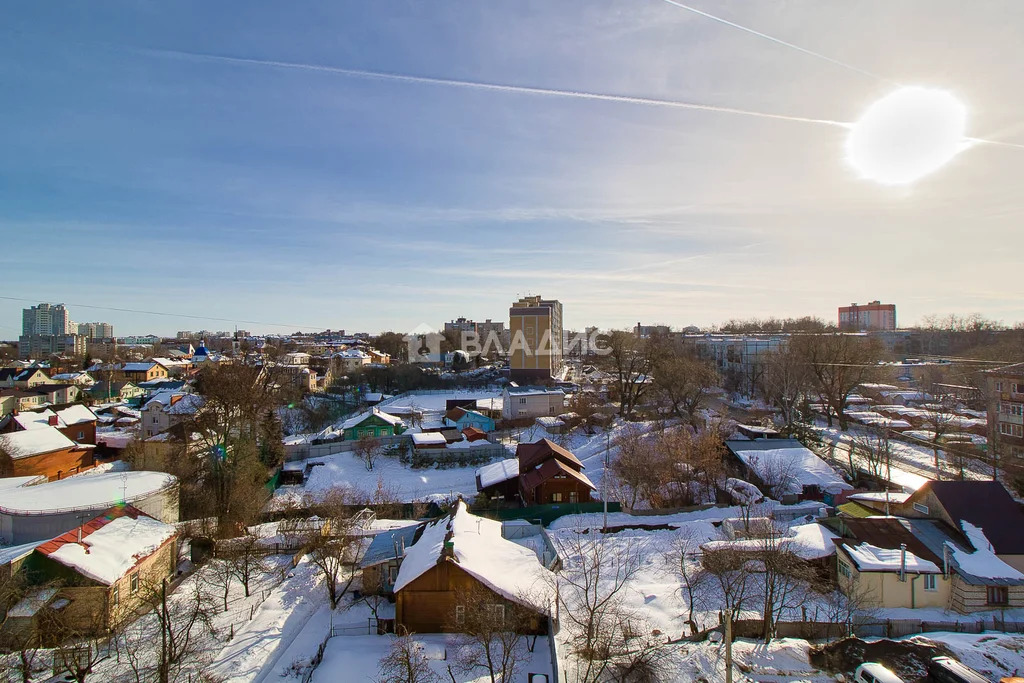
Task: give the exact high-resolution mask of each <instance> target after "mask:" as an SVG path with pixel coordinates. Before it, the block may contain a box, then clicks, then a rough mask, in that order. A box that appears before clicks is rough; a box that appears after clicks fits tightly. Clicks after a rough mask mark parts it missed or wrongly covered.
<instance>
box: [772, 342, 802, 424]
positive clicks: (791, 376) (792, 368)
mask: <svg viewBox="0 0 1024 683" xmlns="http://www.w3.org/2000/svg"><path fill="white" fill-rule="evenodd" d="M764 364H765V371H764V375H763V376H762V379H761V386H762V389H763V391H764V395H765V398H767V399H768V401H769V402H771V404H772V405H774V406H775V407H776V408H777V409H778V410H779V412H780V413H781V415H782V421H783V424H784V426H785V429H786V431H787V432H791V431H792V429H793V424H794V423H795V422H796V421H797V419H798V418H799V416H800V406H801V404H803V403H804V402H805V400H806V397H807V393H808V391H810V388H811V383H812V381H813V376H812V374H811V368H810V366H809V365H808V364H807V363H805V362H804V361H803V359H802V358H801V354H800V351H799V349H798V348H793V347H790V346H787V347H785V348H782V349H776V350H774V351H771V352H770V353H767V354H765V357H764Z"/></svg>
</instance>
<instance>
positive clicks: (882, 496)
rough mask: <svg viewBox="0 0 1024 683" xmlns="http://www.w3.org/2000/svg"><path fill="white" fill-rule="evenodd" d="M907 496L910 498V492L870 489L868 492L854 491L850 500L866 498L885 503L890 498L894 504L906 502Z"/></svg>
mask: <svg viewBox="0 0 1024 683" xmlns="http://www.w3.org/2000/svg"><path fill="white" fill-rule="evenodd" d="M907 498H910V494H909V493H900V492H899V491H868V492H867V493H852V494H850V496H849V499H850V500H866V501H869V502H875V503H884V502H886V501H887V500H888V501H889V502H890V503H893V504H898V503H905V502H907Z"/></svg>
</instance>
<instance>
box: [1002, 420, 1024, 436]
mask: <svg viewBox="0 0 1024 683" xmlns="http://www.w3.org/2000/svg"><path fill="white" fill-rule="evenodd" d="M999 433H1000V434H1002V435H1003V436H1016V437H1017V438H1018V439H1019V438H1024V425H1015V424H1010V423H1009V422H1000V423H999Z"/></svg>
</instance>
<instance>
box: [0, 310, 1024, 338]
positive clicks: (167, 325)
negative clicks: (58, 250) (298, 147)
mask: <svg viewBox="0 0 1024 683" xmlns="http://www.w3.org/2000/svg"><path fill="white" fill-rule="evenodd" d="M40 303H44V304H51V305H63V306H64V307H65V309H66V310H67V314H68V316H69V320H70V321H71V322H74V323H75V325H76V330H74V331H73V333H76V332H77V333H79V334H80V332H79V331H78V329H77V326H78V325H80V324H82V325H84V324H87V323H79V322H78V321H77V320H74V319H73V318H74V315H75V312H74V309H75V307H76V306H75V304H72V303H65V302H62V301H52V302H34V303H32V304H31V305H29V304H27V303H26V304H25V305H21V306H20V308H19V309H18V311H17V316H18V317H19V319H20V318H22V317H23V311H24V309H29V308H31V307H34V306H36V305H38V304H40ZM848 303H849V302H847V304H845V305H844V304H837V306H836V307H834V308H833V309H832V312H831V314H830V315H828V314H816V313H813V312H803V313H801V312H795V313H792V314H786V315H782V314H777V313H773V312H767V311H766V312H764V313H761V314H755V315H752V316H743V317H739V316H733V317H727V318H722V319H720V320H715V321H712V322H709V323H703V324H701V323H698V322H694V321H685V320H684V321H671V320H655V319H645V318H641V319H639V320H636V319H634V320H633V321H632V322H628V321H627V322H623V323H621V324H602V322H601V321H587V320H584V321H581V322H578V323H576V324H570V323H566V324H564V329H565V330H576V331H579V330H583V329H584V328H587V327H591V326H595V327H598V328H600V329H630V328H633V327H635V326H636V324H637V323H641V324H642V325H645V326H656V325H667V326H668V327H671V328H672V329H675V330H681V329H682V328H684V327H688V326H691V325H693V326H696V327H699V328H701V329H702V330H703V329H708V328H711V327H715V326H721V325H724V324H726V323H728V322H729V321H730V320H745V319H750V318H756V319H760V320H764V319H768V318H802V317H805V316H811V317H817V318H820V319H821V320H824V321H825V322H826V323H831V324H833V325H835V324H837V322H838V320H837V311H838V310H839V308H844V307H845V306H846V305H848ZM571 304H572V302H563V305H565V306H566V312H567V315H566V319H567V320H572V316H571V314H570V313H571ZM3 308H4V307H3V305H2V303H0V311H2V310H3ZM82 308H83V310H88V311H94V312H95V311H99V312H102V313H103V316H104V317H107V318H109V319H110V320H111V321H113V322H110V323H104V324H108V325H112V326H113V327H114V328H115V330H116V332H117V335H116V336H117V337H126V336H145V335H150V334H152V335H157V336H159V337H163V338H174V337H175V336H176V335H177V334H178V333H179V332H182V331H191V332H193V334H199V333H200V332H201V331H205V332H211V333H219V332H223V333H226V334H229V335H230V334H233V333H234V331H235V328H236V327H237V328H238V329H239V330H243V331H245V332H248V333H251V334H254V335H260V336H262V335H267V334H270V335H286V334H289V333H291V332H322V331H325V330H334V331H339V330H344V331H345V333H346V334H355V333H363V332H365V333H370V334H378V333H381V332H400V333H407V332H412V331H413V330H416V329H417V328H422V326H424V325H426V326H427V327H429V328H430V329H433V330H438V331H441V330H443V329H444V328H445V326H446V325H445V323H446V322H448V321H453V320H456V319H457V318H460V317H464V318H467V319H468V320H470V321H477V322H480V321H483V320H485V319H486V318H491V319H493V320H494V321H495V322H499V323H504V324H505V325H507V324H508V322H509V320H508V314H507V313H506V314H505V316H504V317H501V315H500V314H498V315H492V314H491V313H490V312H487V314H486V315H484V314H480V315H478V316H473V315H470V314H469V313H465V312H463V311H461V310H453V311H452V312H451V313H449V314H448V315H447V316H442V319H440V320H437V321H435V320H424V321H420V322H419V323H416V324H414V325H409V326H399V325H392V326H384V327H381V328H372V329H371V328H360V327H356V326H353V325H349V324H346V323H345V321H344V320H339V321H335V322H334V324H324V325H320V326H317V325H291V324H276V325H275V324H274V322H273V321H245V320H237V321H235V320H224V319H219V318H217V319H215V318H212V317H204V316H202V315H201V314H199V313H195V314H190V315H180V316H179V315H174V314H171V313H170V312H166V313H167V315H163V313H165V312H163V311H160V312H159V313H161V315H159V316H154V315H153V314H152V313H146V312H132V313H128V312H124V311H120V312H119V311H118V310H117V308H115V307H109V308H108V307H103V306H99V305H97V304H91V305H89V306H82ZM896 309H897V311H899V310H900V307H899V305H898V304H896ZM507 310H508V304H507V303H506V304H505V311H507ZM950 314H954V315H973V314H980V315H982V316H983V317H985V318H986V319H990V320H995V321H996V322H1000V323H1003V324H1005V325H1007V326H1009V327H1012V326H1014V325H1015V324H1017V323H1020V322H1024V320H1021V321H1018V320H999V319H997V318H993V317H991V316H987V315H985V313H984V312H983V311H970V312H964V313H961V312H955V311H941V312H936V313H934V314H926V315H935V316H937V317H938V318H942V317H948V316H949V315H950ZM120 316H126V317H125V318H124V319H125V320H128V321H130V320H133V319H136V320H140V321H143V322H142V323H141V325H140V326H139V327H137V328H136V327H132V326H130V325H128V326H127V327H125V326H124V325H126V324H127V323H121V322H117V321H118V320H120ZM152 318H159V320H160V321H161V322H159V323H155V324H150V325H147V324H146V323H145V322H144V321H145V320H146V319H152ZM173 320H180V321H181V322H182V324H180V325H175V324H174V323H173V322H164V321H173ZM204 321H205V322H206V323H207V324H203V322H204ZM8 322H9V321H8V320H6V319H3V318H0V340H7V341H13V340H16V339H17V337H18V335H17V334H16V335H14V336H13V337H8V336H5V335H4V334H3V331H4V330H13V329H15V328H14V326H13V325H9V324H7V323H8ZM188 323H192V324H191V325H188ZM235 323H237V325H235ZM923 323H924V321H923V320H922V319H918V320H911V321H907V320H906V319H905V318H904V317H903V315H902V313H901V314H900V324H899V327H900V328H911V327H916V326H919V325H922V324H923ZM88 324H96V323H88Z"/></svg>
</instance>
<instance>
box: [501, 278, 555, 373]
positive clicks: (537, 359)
mask: <svg viewBox="0 0 1024 683" xmlns="http://www.w3.org/2000/svg"><path fill="white" fill-rule="evenodd" d="M508 317H509V325H508V327H509V332H510V336H511V342H510V346H509V369H510V371H511V376H512V379H513V380H519V379H525V380H528V381H529V380H542V381H543V380H548V379H550V378H552V377H554V376H555V375H557V374H558V372H559V370H561V367H562V344H563V338H562V336H563V335H562V304H561V303H560V302H559V301H557V300H555V299H542V298H541V297H539V296H527V297H523V298H522V299H520V300H519V301H517V302H515V303H514V304H512V307H511V308H510V309H509V311H508Z"/></svg>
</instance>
